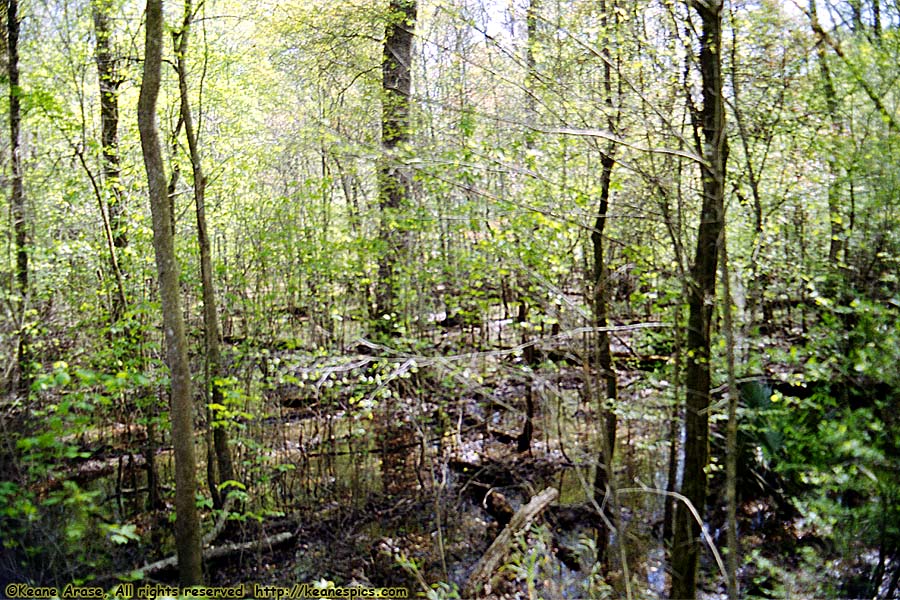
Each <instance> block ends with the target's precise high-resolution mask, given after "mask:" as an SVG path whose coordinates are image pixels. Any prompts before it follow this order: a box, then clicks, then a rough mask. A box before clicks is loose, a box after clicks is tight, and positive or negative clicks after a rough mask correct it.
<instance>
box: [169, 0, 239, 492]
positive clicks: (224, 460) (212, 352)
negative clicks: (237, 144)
mask: <svg viewBox="0 0 900 600" xmlns="http://www.w3.org/2000/svg"><path fill="white" fill-rule="evenodd" d="M192 20H193V6H192V3H191V0H186V2H185V3H184V19H183V21H182V24H181V30H180V31H179V32H178V34H177V35H176V36H175V53H176V70H177V71H178V90H179V94H180V99H181V120H182V122H183V124H184V134H185V136H186V137H187V141H188V150H189V152H190V155H191V169H192V170H193V176H194V203H195V205H196V209H197V240H198V242H199V245H200V278H201V281H202V287H203V325H204V330H205V332H204V333H205V342H206V382H207V388H208V389H211V390H212V402H213V404H217V405H220V406H221V405H222V404H223V402H224V395H223V393H222V385H221V379H222V352H221V348H220V345H219V340H220V338H221V334H220V328H219V314H218V309H217V302H216V289H215V286H214V284H213V274H212V257H211V252H210V245H209V233H208V231H207V226H206V175H205V174H204V173H203V162H202V160H201V157H200V144H199V143H198V141H197V131H196V129H195V128H194V117H193V114H192V113H191V104H190V100H189V98H188V81H187V64H186V60H187V58H186V57H187V50H188V38H189V35H190V28H191V22H192ZM209 416H210V417H211V418H213V421H214V420H215V419H214V413H213V411H210V412H209ZM209 427H212V436H213V446H214V448H215V461H216V465H217V467H218V478H216V477H215V476H214V477H213V478H212V479H213V480H212V481H210V482H209V485H210V491H211V493H212V495H213V499H214V500H219V501H220V500H221V499H220V496H219V493H218V489H217V486H218V484H220V483H222V482H223V481H232V480H234V465H233V463H232V460H231V449H230V448H229V446H228V431H227V430H226V429H225V428H224V427H223V426H216V425H215V424H214V423H212V422H211V423H209Z"/></svg>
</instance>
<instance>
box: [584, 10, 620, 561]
mask: <svg viewBox="0 0 900 600" xmlns="http://www.w3.org/2000/svg"><path fill="white" fill-rule="evenodd" d="M617 8H618V7H617V6H616V2H615V0H611V2H610V6H609V7H607V3H606V1H605V0H601V2H600V11H601V13H602V16H601V28H602V35H603V38H604V42H603V47H602V49H601V54H602V57H601V60H602V61H603V96H604V99H605V100H604V102H605V105H606V106H605V108H606V111H607V117H606V127H607V129H608V130H609V131H610V132H611V133H612V134H613V135H617V134H618V129H619V124H620V121H621V118H622V113H621V108H620V107H621V105H622V91H621V82H620V83H619V89H618V90H617V91H614V90H615V88H614V86H613V68H614V67H616V68H617V70H618V67H619V66H620V65H619V64H618V63H619V62H620V61H619V55H618V53H617V55H616V64H614V63H613V57H612V51H611V49H610V47H611V46H612V44H613V41H612V40H613V36H614V34H615V23H616V17H615V15H616V14H617ZM610 16H612V19H610ZM610 21H612V22H610ZM616 107H619V108H616ZM616 146H617V145H616V143H615V142H613V141H609V142H607V143H606V145H605V148H604V149H603V151H602V155H601V157H600V197H599V198H598V205H597V214H596V218H595V220H594V228H593V230H592V231H591V245H592V247H593V265H592V267H593V269H592V270H593V281H592V282H591V283H592V284H593V305H592V308H593V310H594V326H595V327H596V328H597V347H596V350H595V353H596V357H595V358H596V362H597V368H598V369H599V372H600V375H601V377H602V378H603V380H604V381H605V385H604V386H602V387H601V388H600V390H599V392H600V394H601V395H600V396H599V399H600V414H601V416H602V425H601V432H600V435H601V446H600V447H601V449H602V450H601V453H600V457H599V458H600V460H599V461H598V464H597V470H596V472H595V476H594V498H595V500H596V501H597V503H598V504H603V498H604V497H605V496H606V495H607V494H608V493H609V492H610V491H611V482H612V472H613V471H612V469H613V467H612V465H613V458H614V456H615V450H616V426H617V417H616V413H615V408H616V403H617V402H618V396H619V392H618V387H619V385H618V376H617V375H616V370H615V365H614V364H613V359H612V352H611V350H610V346H609V333H608V331H607V330H606V328H607V326H608V325H609V301H610V296H611V294H610V289H609V288H610V273H609V266H608V265H607V261H606V259H605V256H604V252H603V244H604V240H603V232H604V230H605V229H606V222H607V219H608V217H609V201H610V185H611V184H612V174H613V168H614V167H615V165H616ZM610 507H611V505H610ZM602 538H603V540H602V543H598V548H599V549H600V550H601V551H602V550H605V547H606V536H605V535H604V536H602Z"/></svg>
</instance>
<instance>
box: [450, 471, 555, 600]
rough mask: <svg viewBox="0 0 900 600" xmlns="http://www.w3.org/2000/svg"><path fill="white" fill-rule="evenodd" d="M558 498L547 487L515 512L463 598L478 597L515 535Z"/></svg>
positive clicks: (504, 555) (469, 583)
mask: <svg viewBox="0 0 900 600" xmlns="http://www.w3.org/2000/svg"><path fill="white" fill-rule="evenodd" d="M557 497H559V491H557V490H556V488H552V487H549V488H547V489H545V490H544V491H543V492H541V493H540V494H538V495H536V496H534V497H533V498H532V499H531V501H530V502H529V503H528V504H526V505H525V506H523V507H522V508H520V509H519V510H517V511H516V514H514V515H513V517H512V519H510V521H509V525H507V526H506V527H504V528H503V531H501V532H500V535H498V536H497V539H495V540H494V542H493V543H492V544H491V546H490V548H488V549H487V552H485V553H484V556H482V557H481V558H480V559H479V561H478V562H477V563H475V568H474V569H473V570H472V574H471V575H470V576H469V580H468V581H467V582H466V585H465V587H464V588H463V594H462V597H463V598H475V597H477V596H479V595H480V593H481V590H482V588H483V587H484V586H485V584H487V583H489V582H490V578H491V575H493V573H494V571H495V570H496V569H497V567H498V566H500V563H501V562H502V561H503V559H504V558H506V554H507V552H508V551H509V547H510V546H511V545H512V543H513V540H514V539H515V537H516V534H517V533H519V532H520V531H523V530H525V529H527V528H528V527H529V526H530V525H531V522H532V521H534V519H535V518H536V517H537V516H538V515H539V514H541V512H543V510H544V509H545V508H547V507H548V506H549V505H550V503H551V502H553V501H554V500H556V498H557Z"/></svg>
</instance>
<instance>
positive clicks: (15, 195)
mask: <svg viewBox="0 0 900 600" xmlns="http://www.w3.org/2000/svg"><path fill="white" fill-rule="evenodd" d="M6 40H7V49H8V51H9V62H8V63H7V75H8V77H9V145H10V164H11V166H12V182H11V184H12V194H11V197H10V207H11V210H12V220H13V234H14V237H15V240H16V295H17V313H18V314H17V317H18V318H19V319H20V327H19V341H18V349H17V352H16V354H17V360H18V369H19V372H18V381H17V384H16V391H17V392H18V394H19V395H20V396H22V397H25V396H27V395H28V390H29V388H30V387H31V364H30V363H31V349H30V344H31V342H30V338H29V335H28V328H27V324H26V322H25V306H26V304H27V297H28V253H29V247H30V246H31V240H30V239H29V237H30V236H29V235H28V223H27V221H26V217H25V187H24V183H23V177H22V149H21V144H20V139H19V137H20V136H19V131H20V128H21V124H22V107H21V103H20V99H19V95H20V94H21V88H19V3H18V0H8V1H7V4H6Z"/></svg>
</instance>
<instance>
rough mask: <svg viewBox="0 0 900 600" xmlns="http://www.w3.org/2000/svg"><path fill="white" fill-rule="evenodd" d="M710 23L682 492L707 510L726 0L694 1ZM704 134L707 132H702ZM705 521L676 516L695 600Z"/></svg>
mask: <svg viewBox="0 0 900 600" xmlns="http://www.w3.org/2000/svg"><path fill="white" fill-rule="evenodd" d="M690 6H691V7H693V8H694V10H696V11H697V13H699V15H700V18H701V21H702V23H703V28H702V33H701V35H700V74H701V79H702V82H703V108H702V111H701V114H700V122H701V123H702V129H703V135H702V140H701V142H700V143H699V144H698V146H699V147H698V148H697V152H698V154H700V155H701V156H702V157H703V163H702V164H701V165H700V177H701V180H702V190H703V200H702V207H701V213H700V225H699V230H698V233H697V250H696V254H695V257H694V264H693V265H692V267H691V281H690V290H689V297H688V307H689V316H688V331H687V348H686V349H687V372H686V374H685V386H686V389H687V398H686V404H687V406H686V408H687V410H686V414H685V424H686V439H685V448H684V480H683V482H682V486H681V488H682V490H681V491H682V494H683V495H684V496H685V497H686V498H687V500H688V501H689V502H691V503H692V504H693V505H694V507H695V508H696V509H697V512H698V513H699V514H700V515H701V516H702V515H703V514H704V506H705V504H706V467H707V463H708V459H709V447H708V445H709V415H708V412H707V411H708V409H709V388H710V364H709V360H710V351H709V350H710V322H711V318H712V310H713V307H714V305H715V298H716V269H717V263H718V256H719V251H718V244H719V241H720V235H721V232H722V228H723V227H724V223H725V161H726V158H727V152H728V150H727V148H728V147H727V144H726V139H725V103H724V99H723V96H722V56H721V49H722V6H723V0H691V1H690ZM698 137H700V136H698ZM699 555H700V524H699V523H698V522H697V521H696V520H695V519H694V518H693V517H692V515H691V514H690V512H689V511H688V510H686V509H685V508H684V507H679V510H678V511H677V514H676V518H675V538H674V542H673V552H672V594H671V595H672V597H674V598H693V597H694V596H695V594H696V591H697V565H698V558H699Z"/></svg>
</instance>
